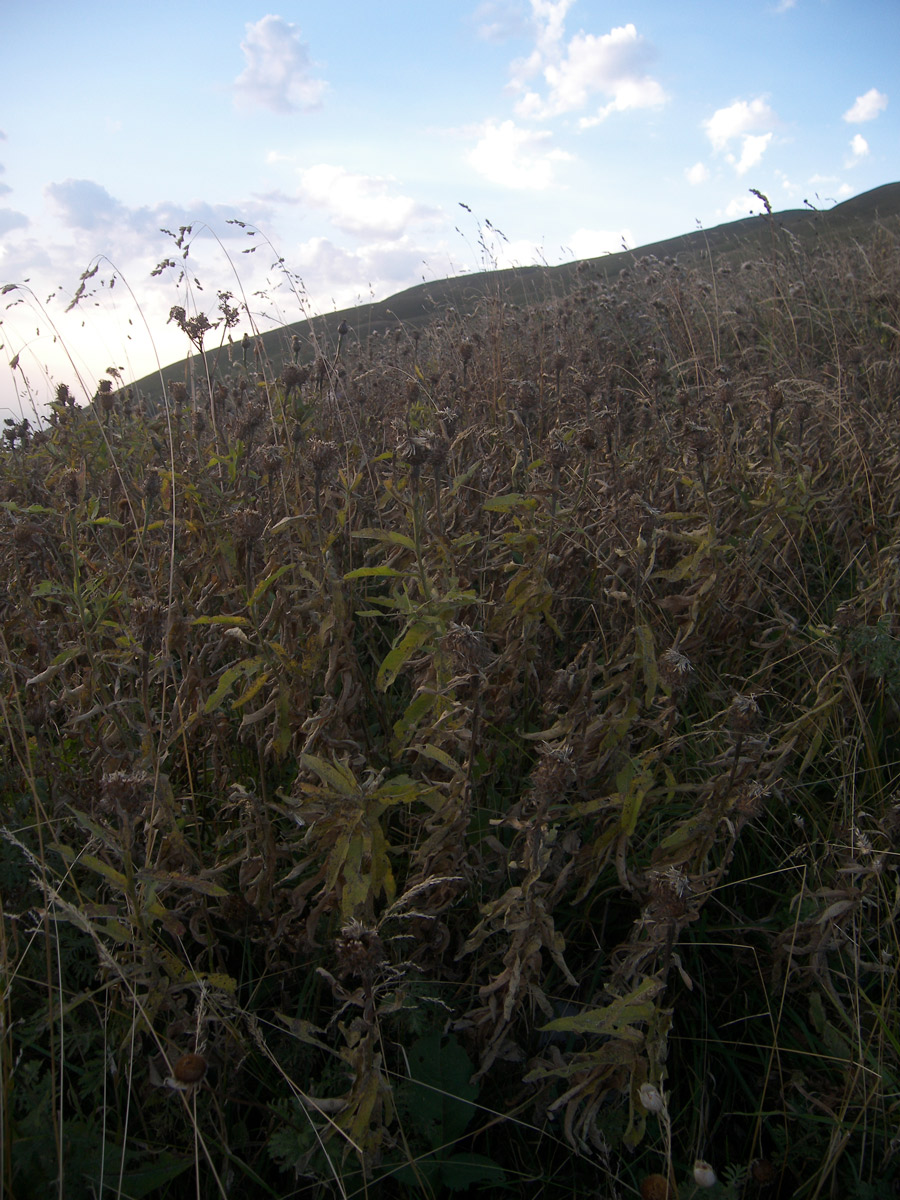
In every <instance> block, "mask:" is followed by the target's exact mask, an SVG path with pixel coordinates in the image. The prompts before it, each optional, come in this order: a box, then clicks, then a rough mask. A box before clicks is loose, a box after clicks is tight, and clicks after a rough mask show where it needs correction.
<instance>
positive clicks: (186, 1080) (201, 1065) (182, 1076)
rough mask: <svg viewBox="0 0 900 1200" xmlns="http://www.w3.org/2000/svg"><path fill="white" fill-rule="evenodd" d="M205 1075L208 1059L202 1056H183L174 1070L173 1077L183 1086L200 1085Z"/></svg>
mask: <svg viewBox="0 0 900 1200" xmlns="http://www.w3.org/2000/svg"><path fill="white" fill-rule="evenodd" d="M205 1074H206V1059H205V1058H204V1057H203V1055H202V1054H193V1053H191V1054H182V1056H181V1057H180V1058H179V1059H178V1061H177V1062H176V1063H175V1065H174V1067H173V1068H172V1076H173V1078H174V1079H175V1081H176V1083H180V1084H182V1085H183V1086H193V1085H194V1084H197V1083H199V1082H200V1081H201V1079H202V1078H203V1076H204V1075H205Z"/></svg>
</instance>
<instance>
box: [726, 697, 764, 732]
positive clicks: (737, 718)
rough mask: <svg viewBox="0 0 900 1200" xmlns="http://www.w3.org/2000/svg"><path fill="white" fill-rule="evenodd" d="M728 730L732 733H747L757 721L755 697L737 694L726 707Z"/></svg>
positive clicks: (757, 711)
mask: <svg viewBox="0 0 900 1200" xmlns="http://www.w3.org/2000/svg"><path fill="white" fill-rule="evenodd" d="M727 719H728V728H729V729H730V730H732V732H734V733H748V732H749V731H750V730H751V729H753V728H754V727H755V726H756V724H757V722H758V720H759V705H758V704H757V703H756V698H755V696H751V695H745V694H744V693H742V692H738V694H737V695H736V696H735V698H734V699H733V700H732V702H731V704H730V705H729V707H728V718H727Z"/></svg>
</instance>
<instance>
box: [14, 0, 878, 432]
mask: <svg viewBox="0 0 900 1200" xmlns="http://www.w3.org/2000/svg"><path fill="white" fill-rule="evenodd" d="M2 35H3V36H2V45H0V322H2V323H0V343H2V348H0V417H4V416H6V415H7V413H6V411H5V410H9V412H11V413H12V414H13V415H18V414H19V413H23V414H25V415H32V414H33V413H34V412H35V411H38V412H40V411H41V409H42V406H43V405H44V404H45V403H46V401H47V400H49V399H51V398H52V396H53V393H54V390H55V387H56V385H57V384H58V383H61V382H65V383H67V384H68V385H69V387H70V388H71V390H72V392H73V394H74V395H75V396H76V398H77V399H78V400H79V402H80V403H83V402H84V401H85V400H87V399H89V398H90V396H92V395H93V394H94V392H95V390H96V386H97V381H98V380H99V379H100V378H101V377H103V376H104V374H105V373H106V372H107V371H108V370H109V369H110V368H113V369H114V370H116V371H118V372H120V375H119V376H117V377H116V378H117V379H120V380H121V381H123V382H124V383H126V384H127V383H128V382H129V381H130V380H132V379H135V378H140V377H141V376H143V375H145V374H147V373H148V372H150V371H152V370H153V369H154V368H155V367H156V366H157V365H158V364H160V363H161V364H165V363H167V362H171V361H174V360H176V359H179V358H183V357H184V356H185V355H186V354H187V353H188V352H189V351H190V345H189V343H188V342H187V339H186V337H185V335H184V333H183V332H182V331H181V330H179V329H178V327H177V324H176V323H175V322H172V321H169V319H168V318H169V313H170V310H171V308H172V307H173V306H174V305H181V306H182V307H183V308H184V309H185V311H186V313H187V314H188V316H190V315H195V314H197V313H199V312H203V313H205V314H206V315H207V316H208V317H209V319H210V320H211V321H215V320H216V319H217V318H220V317H221V308H220V301H219V299H218V294H219V293H220V292H223V291H224V292H230V293H231V295H232V297H233V299H232V300H230V301H228V303H229V304H232V305H233V306H235V307H237V308H238V309H240V310H241V313H242V319H241V323H240V324H239V325H238V326H237V327H236V328H235V329H233V330H232V336H233V337H234V338H235V340H238V339H240V337H241V335H242V333H243V332H244V331H245V330H248V329H249V330H252V328H258V329H261V330H265V329H270V328H273V327H276V326H280V325H283V324H286V323H288V322H292V321H297V320H300V319H302V318H303V317H306V316H310V315H313V314H315V313H322V312H329V311H333V310H335V309H339V308H343V307H348V306H351V305H355V304H357V303H363V302H366V301H369V300H373V299H375V300H380V299H384V298H386V297H388V296H391V295H393V294H395V293H396V292H399V291H402V290H403V289H404V288H406V287H410V286H412V285H414V284H417V283H421V282H423V281H428V280H432V279H443V278H446V277H448V276H451V275H459V274H462V273H467V272H473V271H477V270H481V269H484V268H486V267H493V266H500V267H506V266H514V265H529V264H532V263H541V262H543V263H548V264H550V265H555V264H557V263H561V262H566V261H571V260H573V259H578V258H585V257H595V256H598V255H601V254H605V253H609V252H615V251H618V250H621V249H623V248H629V249H631V248H635V247H638V246H642V245H646V244H648V243H650V242H653V241H656V240H660V239H663V238H666V237H672V236H675V235H678V234H681V233H687V232H690V231H692V230H694V229H696V228H698V227H700V226H702V227H704V228H711V227H713V226H715V225H717V224H720V223H722V222H724V221H730V220H734V219H737V218H739V217H744V216H747V215H749V214H750V213H751V212H758V211H760V202H759V201H758V200H757V199H756V198H755V197H754V196H753V195H752V193H751V190H750V189H757V190H759V191H761V192H763V193H764V194H765V195H766V196H767V197H768V198H769V200H770V202H771V204H772V207H773V208H774V209H775V210H776V211H777V210H781V209H786V208H800V207H803V206H804V205H805V204H811V205H813V206H814V207H816V208H828V207H831V206H833V205H834V204H835V203H838V202H840V201H841V200H843V199H847V198H849V197H851V196H854V195H858V194H860V193H861V192H864V191H868V190H869V189H870V188H873V187H877V186H879V185H881V184H883V183H889V182H894V181H896V180H898V179H900V88H898V86H897V84H898V83H900V68H898V56H897V49H898V47H900V0H636V2H633V3H629V2H627V0H621V2H619V0H615V2H601V0H415V2H413V0H380V2H379V3H373V2H372V0H366V2H365V3H363V2H362V0H341V2H340V3H339V4H328V3H323V0H317V2H315V3H313V2H312V0H264V2H263V3H262V4H255V3H252V2H251V0H218V3H216V4H215V5H211V4H209V3H208V2H204V3H195V2H192V0H179V2H178V3H175V2H173V0H153V2H152V3H148V2H147V0H141V2H140V3H137V2H133V0H114V2H104V0H79V3H78V4H73V3H72V2H71V0H6V3H5V5H4V12H3V21H2ZM185 225H190V226H191V232H190V234H187V235H185V237H183V238H181V239H180V241H179V229H180V227H181V226H185ZM162 230H168V231H169V233H165V232H161V231H162ZM186 249H187V250H188V257H187V258H184V257H183V255H184V252H185V250H186ZM165 263H169V264H171V265H162V264H165ZM95 267H96V268H97V269H96V273H94V274H92V275H90V276H89V277H88V278H85V279H82V276H83V274H84V273H85V272H88V271H93V269H94V268H95ZM79 288H81V291H80V299H79V300H78V303H77V304H75V306H74V307H71V302H72V300H73V298H74V297H75V296H76V295H79ZM67 310H68V311H67ZM223 333H224V331H223V330H222V329H221V328H220V329H219V330H217V331H216V332H215V333H214V334H210V335H208V336H209V338H210V339H212V340H213V341H215V342H217V341H218V339H219V338H220V337H221V336H223ZM10 364H12V365H10Z"/></svg>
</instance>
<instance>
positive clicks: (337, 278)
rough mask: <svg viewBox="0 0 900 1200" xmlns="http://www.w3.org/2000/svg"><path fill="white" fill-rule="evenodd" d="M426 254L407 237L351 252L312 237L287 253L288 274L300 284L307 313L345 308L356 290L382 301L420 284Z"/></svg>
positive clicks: (356, 295) (353, 300)
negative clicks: (309, 310)
mask: <svg viewBox="0 0 900 1200" xmlns="http://www.w3.org/2000/svg"><path fill="white" fill-rule="evenodd" d="M424 255H425V251H424V249H423V247H422V246H421V245H419V244H417V243H416V242H415V241H414V240H413V239H412V238H409V237H403V238H398V239H396V240H393V241H389V242H384V241H381V240H377V239H376V240H375V241H372V242H369V243H366V244H364V245H361V246H357V247H356V248H354V249H349V248H348V247H346V246H339V245H336V244H335V243H334V242H333V241H331V239H330V238H326V237H314V238H310V239H309V240H308V241H306V242H302V243H300V244H299V245H298V246H295V247H292V249H291V269H292V270H294V271H296V273H297V274H298V275H300V276H301V278H302V280H303V286H304V289H305V292H306V295H307V297H308V303H309V306H310V309H311V311H314V312H323V311H325V310H327V309H328V308H329V306H332V307H336V308H344V307H347V306H350V305H353V304H357V303H358V302H359V301H360V300H361V296H360V290H361V288H362V287H366V290H367V291H369V292H370V293H371V294H374V295H381V296H387V295H391V294H393V293H395V292H398V291H401V290H402V289H404V288H407V287H411V286H412V285H413V284H415V283H419V282H421V277H422V264H423V258H424Z"/></svg>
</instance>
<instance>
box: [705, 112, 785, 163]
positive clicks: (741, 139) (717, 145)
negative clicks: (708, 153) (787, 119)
mask: <svg viewBox="0 0 900 1200" xmlns="http://www.w3.org/2000/svg"><path fill="white" fill-rule="evenodd" d="M777 121H778V117H777V116H776V115H775V113H774V112H773V110H772V109H771V108H770V107H769V104H768V103H767V101H766V100H765V98H764V97H762V96H757V97H756V99H755V100H735V101H734V103H733V104H729V105H728V106H727V108H718V109H716V111H715V112H714V113H713V115H712V116H711V117H710V118H709V119H708V120H706V121H704V122H703V128H704V129H705V130H706V136H707V137H708V138H709V140H710V142H711V144H712V148H713V150H715V151H716V152H717V153H721V152H722V151H727V154H726V158H727V161H728V162H730V163H731V165H732V166H733V167H734V169H735V171H736V172H737V173H738V175H743V174H745V172H747V171H749V170H750V169H751V168H752V167H755V166H756V164H757V163H758V162H759V161H760V160H761V158H762V156H763V154H764V153H765V152H766V149H767V148H768V146H769V143H770V142H771V140H772V138H773V136H774V134H773V132H772V129H771V126H773V125H775V124H776V123H777ZM757 131H764V132H757ZM733 142H737V143H738V146H739V153H735V152H734V151H732V150H731V149H730V147H731V145H732V143H733Z"/></svg>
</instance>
